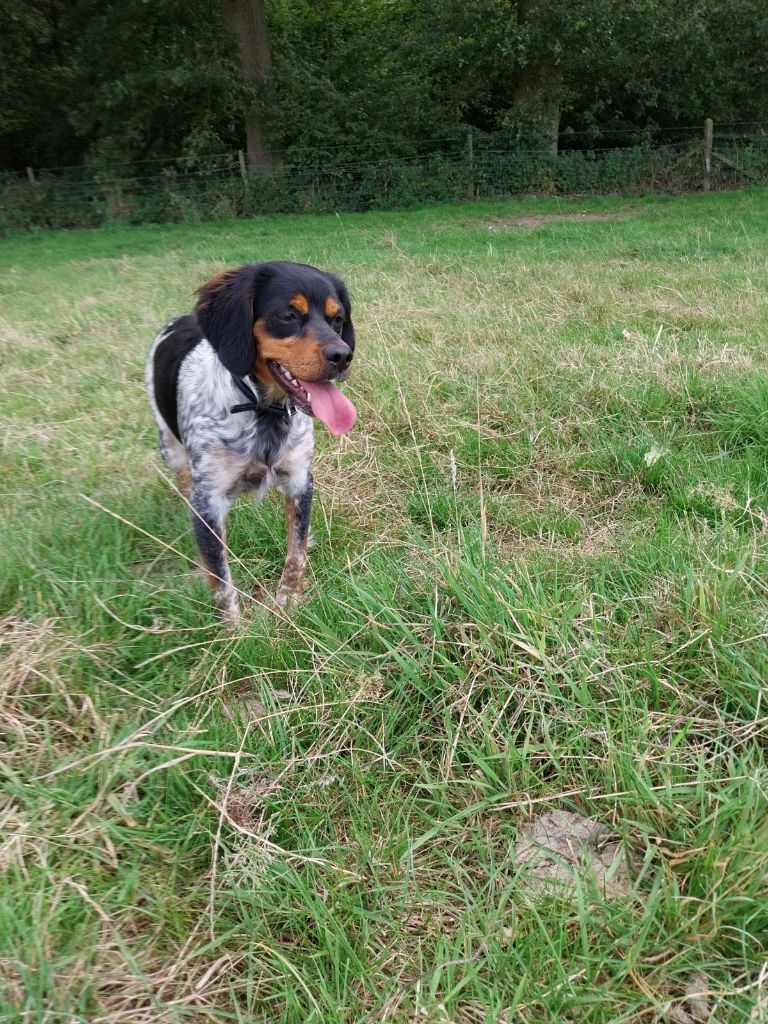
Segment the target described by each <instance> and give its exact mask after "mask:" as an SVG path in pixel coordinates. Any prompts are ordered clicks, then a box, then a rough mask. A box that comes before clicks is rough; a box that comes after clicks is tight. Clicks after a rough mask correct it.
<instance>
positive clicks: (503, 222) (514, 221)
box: [484, 213, 619, 231]
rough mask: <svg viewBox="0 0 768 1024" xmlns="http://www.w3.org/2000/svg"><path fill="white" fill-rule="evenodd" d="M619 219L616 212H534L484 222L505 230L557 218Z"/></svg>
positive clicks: (493, 218)
mask: <svg viewBox="0 0 768 1024" xmlns="http://www.w3.org/2000/svg"><path fill="white" fill-rule="evenodd" d="M618 219H619V215H618V214H616V213H532V214H528V215H526V216H524V217H491V219H490V220H487V221H485V222H484V223H485V226H486V227H487V228H488V230H489V231H503V230H504V229H505V228H537V227H541V225H542V224H549V223H550V222H551V221H556V220H570V221H576V222H577V223H581V224H589V223H591V222H592V221H599V220H618Z"/></svg>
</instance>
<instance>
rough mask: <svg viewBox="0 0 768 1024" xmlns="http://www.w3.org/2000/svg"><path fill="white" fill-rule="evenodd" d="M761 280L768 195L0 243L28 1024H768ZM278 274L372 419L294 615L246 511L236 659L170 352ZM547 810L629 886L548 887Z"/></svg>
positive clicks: (15, 959)
mask: <svg viewBox="0 0 768 1024" xmlns="http://www.w3.org/2000/svg"><path fill="white" fill-rule="evenodd" d="M581 211H586V212H590V213H592V214H601V215H602V217H601V218H600V219H570V220H557V219H542V220H541V222H540V223H535V224H523V225H520V224H516V223H514V218H515V217H518V216H521V215H525V216H530V215H539V214H540V215H542V218H544V217H545V215H549V214H553V213H558V212H560V213H563V212H568V213H574V212H581ZM766 251H768V208H767V207H766V205H765V200H764V195H763V193H762V192H761V191H760V190H755V191H744V192H740V193H729V194H719V195H709V196H690V197H685V198H676V199H668V198H660V197H653V198H644V199H638V200H635V201H631V202H630V201H624V200H619V199H601V200H590V201H585V202H571V203H558V202H555V201H541V202H534V201H531V202H523V203H510V202H505V203H496V204H483V205H476V206H463V207H456V208H432V209H424V210H420V211H414V212H408V213H391V214H370V215H344V216H342V217H305V218H298V217H297V218H271V219H264V220H257V221H253V222H243V221H240V222H232V223H218V224H205V225H200V226H182V227H174V228H167V227H141V228H132V229H105V230H100V231H97V232H96V231H95V232H87V231H83V232H71V233H60V234H55V235H47V234H41V235H37V236H34V235H32V236H30V235H25V236H20V237H18V238H13V239H8V240H6V241H4V242H2V243H0V264H2V266H3V268H4V270H3V272H2V278H1V279H0V296H1V297H2V304H1V305H0V316H2V321H0V328H1V330H2V352H1V353H0V359H1V362H2V375H3V389H2V428H3V437H4V443H3V446H2V455H1V457H2V466H1V467H0V474H1V476H2V481H3V484H2V490H3V497H2V504H3V517H2V536H1V537H0V559H1V560H2V561H1V564H0V583H1V584H2V609H1V611H2V615H3V618H2V621H1V622H0V659H2V665H1V667H0V698H1V702H0V727H1V729H2V737H3V741H4V745H5V753H4V755H3V757H2V759H1V760H0V769H1V770H2V792H1V794H0V800H1V801H2V802H0V828H2V836H0V840H1V845H0V1017H1V1018H2V1019H3V1020H4V1021H5V1020H7V1021H12V1022H15V1021H19V1022H21V1021H24V1022H25V1024H27V1022H33V1021H41V1022H42V1021H46V1022H49V1021H57V1022H58V1021H62V1022H63V1021H67V1022H70V1021H83V1022H85V1021H88V1022H110V1024H118V1022H119V1024H126V1022H127V1024H140V1022H152V1024H157V1022H160V1024H170V1022H187V1021H190V1022H201V1021H215V1022H227V1021H233V1022H246V1021H248V1022H250V1021H281V1022H286V1024H287V1022H290V1024H294V1022H295V1024H303V1022H310V1021H311V1022H321V1021H322V1022H326V1021H327V1022H357V1021H360V1022H362V1021H371V1022H373V1021H388V1022H406V1021H408V1022H411V1021H413V1022H416V1021H434V1022H442V1021H453V1022H459V1024H483V1022H488V1024H491V1022H503V1021H508V1022H512V1021H524V1022H531V1024H534V1022H535V1024H539V1022H544V1021H548V1022H552V1024H555V1022H562V1021H571V1022H576V1021H578V1022H582V1021H589V1022H607V1021H627V1022H628V1021H633V1022H634V1021H637V1022H641V1021H642V1022H646V1021H665V1020H667V1021H673V1022H674V1021H691V1022H693V1021H696V1020H702V1019H704V1018H703V1016H702V1013H703V1010H702V1003H703V1004H704V1008H705V1009H706V1010H707V1012H709V1011H710V1010H711V1011H712V1012H713V1016H712V1020H717V1021H718V1022H726V1021H733V1022H741V1021H747V1020H749V1021H751V1022H758V1021H764V1020H766V1019H768V983H767V982H766V969H765V966H764V965H765V962H766V946H768V824H767V822H768V814H767V813H766V812H767V811H768V770H767V769H766V760H765V749H766V746H765V744H766V738H767V731H766V726H767V725H768V718H767V717H766V710H767V708H768V705H766V679H767V678H768V648H767V647H766V642H765V638H766V631H767V623H768V591H767V588H766V580H767V579H768V468H767V467H768V383H767V381H768V377H767V376H766V322H767V320H766V313H768V268H767V266H766V258H765V253H766ZM273 258H284V259H297V260H301V261H304V262H311V263H317V264H319V265H321V266H326V267H331V268H333V269H334V270H336V271H337V272H338V273H341V274H342V275H343V276H344V277H345V278H346V279H347V281H348V283H349V285H350V290H351V293H352V296H353V301H354V313H355V321H356V326H357V332H358V338H359V350H358V351H359V356H358V359H357V369H356V372H355V374H354V375H353V380H352V381H350V384H349V387H348V391H349V393H350V395H351V396H352V398H353V400H354V401H355V402H356V404H357V407H358V411H359V420H358V425H357V426H356V427H355V429H354V431H353V432H352V433H351V434H350V435H349V436H348V437H346V438H343V439H340V440H334V439H332V438H331V437H330V436H329V435H327V434H323V435H322V436H320V437H319V439H318V441H319V452H318V458H317V473H316V477H317V481H318V495H319V499H318V502H317V506H316V509H315V512H314V530H315V533H316V536H317V540H318V548H317V550H316V551H315V553H314V555H313V557H312V569H311V579H310V587H309V600H308V601H307V603H306V604H305V605H304V606H302V608H301V609H300V610H299V611H298V612H297V613H296V614H295V616H294V617H293V619H292V620H286V619H285V618H278V617H275V616H273V615H272V614H271V613H270V612H269V611H268V610H266V609H265V608H264V607H263V606H262V605H261V604H260V602H259V600H258V598H257V597H255V596H253V597H251V598H250V599H249V598H248V596H247V595H248V594H249V593H250V594H252V595H255V594H258V589H257V588H256V587H255V585H254V582H253V581H254V580H257V581H263V582H265V583H266V584H267V585H268V586H269V587H270V588H274V586H275V584H276V582H277V578H278V575H279V571H280V562H281V557H282V550H283V543H284V527H283V524H282V522H281V510H280V505H279V502H277V501H273V500H271V499H268V500H266V501H265V502H264V503H263V504H262V505H261V506H259V507H258V508H254V507H253V506H251V505H250V504H248V503H247V502H243V503H242V504H240V505H238V506H237V508H236V509H235V510H234V512H233V514H232V516H231V519H230V543H231V546H232V548H233V549H234V551H236V552H237V554H238V556H239V559H240V560H241V561H240V564H238V565H235V566H234V572H235V576H236V581H237V584H238V586H239V587H240V588H241V589H242V590H243V592H244V593H245V595H246V597H245V605H246V612H247V614H246V619H245V622H244V623H243V627H242V629H241V630H239V631H238V632H237V633H235V634H230V633H227V632H226V631H224V630H223V629H222V628H221V627H219V626H218V625H217V624H216V622H215V620H214V618H213V616H212V614H211V611H210V608H209V605H208V597H207V590H206V587H205V584H204V581H203V580H202V579H201V578H200V576H199V574H197V573H196V572H195V571H194V568H193V566H192V565H191V564H190V560H191V559H192V558H193V556H194V550H193V545H192V539H191V535H190V527H189V521H188V517H187V514H186V511H185V509H184V507H183V505H182V503H181V501H180V500H179V499H178V497H177V496H176V495H175V494H174V493H173V492H172V490H171V488H170V486H169V483H168V482H167V481H166V479H165V478H164V476H163V475H162V474H161V473H158V468H159V460H158V456H157V454H156V451H155V437H154V429H153V425H152V420H151V416H150V413H149V409H148V406H147V403H146V400H145V397H144V394H143V386H142V372H143V361H144V355H145V351H146V348H147V345H148V343H149V340H150V338H151V336H152V335H153V333H154V332H155V330H156V329H157V327H158V325H159V324H161V323H162V322H164V320H165V319H166V318H167V317H168V316H169V315H170V314H172V313H175V312H177V311H180V310H184V309H186V308H188V307H189V304H190V301H191V294H192V292H193V290H194V289H195V288H196V287H197V286H198V285H199V284H200V283H201V282H203V281H204V280H206V279H207V278H208V277H209V276H211V275H212V274H213V273H214V272H216V271H217V270H218V269H220V268H221V267H224V266H231V265H235V264H237V263H238V262H242V261H246V260H249V261H252V260H260V259H273ZM555 808H563V809H568V810H571V811H575V812H578V813H579V814H583V815H587V816H590V817H593V818H595V819H597V820H598V821H600V822H601V823H602V824H604V825H606V826H607V827H608V828H609V829H610V832H611V833H612V834H613V835H614V836H616V837H618V838H620V839H621V840H622V842H623V844H624V849H625V850H626V852H627V856H628V857H630V861H631V864H632V871H631V878H632V882H631V886H630V890H629V892H628V893H626V894H624V895H619V896H616V895H609V894H608V893H607V892H601V891H598V890H597V889H596V888H595V886H594V884H593V883H592V882H590V876H589V874H588V872H577V884H576V887H575V889H574V890H573V891H572V892H567V893H559V894H558V893H548V894H543V895H542V894H541V893H538V892H537V891H536V889H535V887H533V886H532V885H531V884H530V881H527V880H526V875H525V873H524V871H523V868H522V865H521V863H519V859H518V858H517V857H516V850H515V848H516V844H517V842H518V840H519V837H520V836H521V834H522V832H523V831H524V830H525V828H526V825H527V823H528V822H530V820H531V819H532V818H534V817H536V816H537V815H539V814H540V813H541V812H543V811H547V810H551V809H555ZM691 991H695V992H704V993H705V995H704V996H703V997H702V998H701V999H699V1000H698V1002H697V1001H696V1000H695V999H692V998H689V996H690V992H691ZM687 992H688V995H687V994H686V993H687ZM750 1015H751V1016H750Z"/></svg>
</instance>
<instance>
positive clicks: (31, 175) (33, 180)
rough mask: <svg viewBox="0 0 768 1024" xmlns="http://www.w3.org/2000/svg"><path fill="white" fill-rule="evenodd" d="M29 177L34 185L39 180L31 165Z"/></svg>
mask: <svg viewBox="0 0 768 1024" xmlns="http://www.w3.org/2000/svg"><path fill="white" fill-rule="evenodd" d="M27 177H28V178H29V180H30V181H31V182H32V184H33V185H34V184H35V182H36V181H37V178H36V177H35V172H34V171H33V170H32V168H31V167H28V168H27Z"/></svg>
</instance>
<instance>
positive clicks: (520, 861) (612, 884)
mask: <svg viewBox="0 0 768 1024" xmlns="http://www.w3.org/2000/svg"><path fill="white" fill-rule="evenodd" d="M514 856H515V863H516V864H517V865H518V866H519V867H522V868H523V875H522V878H523V880H524V882H525V884H526V886H527V887H528V888H529V889H530V890H531V891H532V892H534V893H538V894H541V895H543V894H550V895H558V894H559V895H561V896H570V895H571V894H572V893H573V891H574V889H575V888H576V885H577V880H578V877H579V876H580V877H581V878H587V879H589V880H591V881H593V882H594V883H595V884H596V886H597V888H598V889H599V891H600V892H601V893H603V895H604V896H606V897H611V896H625V895H627V894H628V893H629V891H630V888H631V883H632V877H631V872H630V865H629V864H628V862H627V858H626V856H625V854H624V853H623V850H622V846H621V843H620V842H619V840H617V839H616V838H615V837H612V836H611V834H610V832H609V830H608V829H607V828H606V827H605V826H604V825H601V824H600V823H599V822H597V821H593V820H592V819H591V818H584V817H582V816H581V815H580V814H573V813H572V812H571V811H561V810H555V811H547V812H546V813H545V814H542V815H541V816H540V817H539V818H536V819H535V820H534V821H532V822H530V824H528V825H525V826H524V827H523V828H522V829H521V831H520V838H519V839H518V842H517V845H516V846H515V854H514Z"/></svg>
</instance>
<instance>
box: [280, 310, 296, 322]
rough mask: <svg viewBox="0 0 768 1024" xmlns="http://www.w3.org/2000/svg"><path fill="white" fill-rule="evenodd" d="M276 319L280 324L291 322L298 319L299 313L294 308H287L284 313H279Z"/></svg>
mask: <svg viewBox="0 0 768 1024" xmlns="http://www.w3.org/2000/svg"><path fill="white" fill-rule="evenodd" d="M277 319H278V320H279V321H280V323H281V324H293V323H295V322H296V321H297V320H298V319H299V314H298V313H297V312H296V310H295V309H289V310H286V312H285V313H280V315H279V316H278V318H277Z"/></svg>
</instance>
